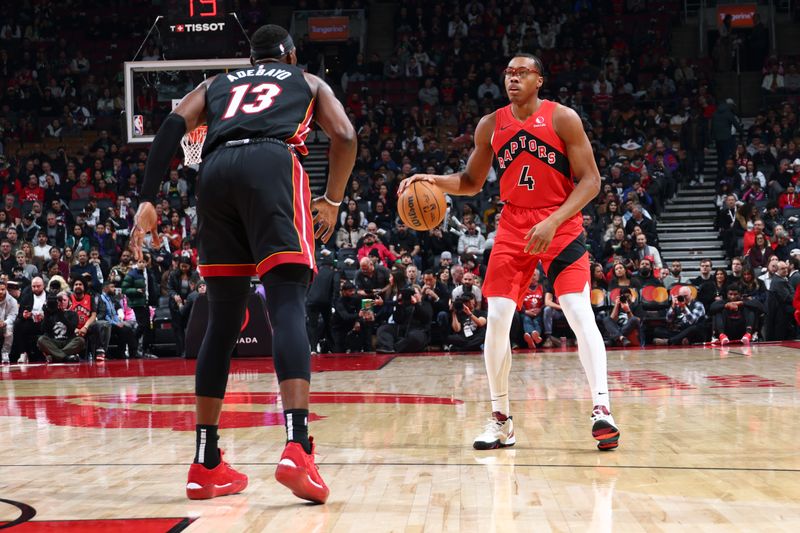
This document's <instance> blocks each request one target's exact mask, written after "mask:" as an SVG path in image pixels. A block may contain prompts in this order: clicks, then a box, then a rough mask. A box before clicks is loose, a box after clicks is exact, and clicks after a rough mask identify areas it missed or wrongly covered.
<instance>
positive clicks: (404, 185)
mask: <svg viewBox="0 0 800 533" xmlns="http://www.w3.org/2000/svg"><path fill="white" fill-rule="evenodd" d="M415 181H427V182H428V183H430V184H432V185H436V176H434V175H433V174H414V175H413V176H411V177H410V178H406V179H404V180H403V181H401V182H400V185H399V186H398V187H397V196H398V197H399V196H400V195H402V194H403V192H405V190H406V189H408V188H409V187H410V186H411V184H412V183H414V182H415Z"/></svg>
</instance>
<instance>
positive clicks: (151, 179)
mask: <svg viewBox="0 0 800 533" xmlns="http://www.w3.org/2000/svg"><path fill="white" fill-rule="evenodd" d="M210 81H211V80H207V81H204V82H203V83H201V84H200V85H198V86H197V87H196V88H195V89H194V90H193V91H192V92H190V93H189V94H187V95H186V96H184V97H183V99H182V100H181V102H180V103H179V104H178V106H177V107H176V108H175V110H174V111H173V112H172V113H170V114H169V115H167V118H166V119H164V122H163V123H162V124H161V127H160V128H158V133H156V137H155V139H153V145H152V146H151V147H150V153H149V154H148V155H147V165H145V168H144V179H143V181H142V194H141V200H142V201H141V203H140V204H139V210H138V211H137V212H136V216H135V217H134V226H133V231H132V232H131V241H130V248H131V251H132V252H133V254H134V256H135V257H136V259H139V258H141V256H142V243H143V242H144V236H145V235H146V234H147V233H150V234H151V235H152V236H153V242H160V240H161V239H160V238H159V237H158V223H157V217H156V210H155V207H154V206H153V204H154V203H155V200H156V196H157V195H158V188H159V186H160V185H161V180H162V178H163V177H164V174H166V172H167V169H168V168H169V162H170V160H171V159H172V157H173V156H174V155H175V151H176V150H177V149H178V146H180V143H181V138H182V137H183V136H184V135H185V134H186V132H187V131H192V130H193V129H195V128H196V127H197V126H199V125H200V124H202V123H203V122H205V119H206V84H207V83H209V82H210Z"/></svg>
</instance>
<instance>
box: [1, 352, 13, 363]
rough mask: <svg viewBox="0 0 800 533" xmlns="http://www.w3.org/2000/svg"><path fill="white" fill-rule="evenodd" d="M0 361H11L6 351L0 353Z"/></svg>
mask: <svg viewBox="0 0 800 533" xmlns="http://www.w3.org/2000/svg"><path fill="white" fill-rule="evenodd" d="M0 363H2V364H4V365H8V364H10V363H11V360H10V359H9V358H8V354H7V353H4V354H2V355H0Z"/></svg>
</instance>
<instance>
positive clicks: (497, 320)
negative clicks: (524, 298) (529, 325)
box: [483, 296, 517, 415]
mask: <svg viewBox="0 0 800 533" xmlns="http://www.w3.org/2000/svg"><path fill="white" fill-rule="evenodd" d="M488 302H489V315H488V319H487V325H486V341H485V342H484V347H483V360H484V363H485V364H486V375H487V376H488V378H489V391H490V393H491V395H492V412H494V411H499V412H501V413H503V414H504V415H508V414H509V403H508V375H509V373H510V372H511V339H510V332H511V321H512V320H513V319H514V312H515V311H516V310H517V304H516V302H514V300H511V299H509V298H502V297H499V296H493V297H490V298H488Z"/></svg>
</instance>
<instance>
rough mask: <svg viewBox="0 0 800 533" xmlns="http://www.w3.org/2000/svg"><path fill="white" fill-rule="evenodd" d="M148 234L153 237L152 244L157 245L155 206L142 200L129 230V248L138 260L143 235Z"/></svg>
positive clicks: (159, 240)
mask: <svg viewBox="0 0 800 533" xmlns="http://www.w3.org/2000/svg"><path fill="white" fill-rule="evenodd" d="M148 233H149V234H150V235H151V236H152V237H153V243H154V246H159V245H160V243H161V238H160V237H159V236H158V214H157V213H156V208H155V206H154V205H153V204H151V203H150V202H142V203H140V204H139V209H138V210H137V211H136V215H135V216H134V217H133V231H132V232H131V242H130V245H129V247H130V249H131V253H133V256H134V257H135V258H136V260H137V261H138V260H139V259H141V258H142V246H143V245H144V236H145V235H147V234H148Z"/></svg>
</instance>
